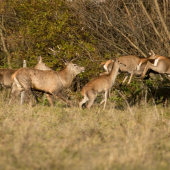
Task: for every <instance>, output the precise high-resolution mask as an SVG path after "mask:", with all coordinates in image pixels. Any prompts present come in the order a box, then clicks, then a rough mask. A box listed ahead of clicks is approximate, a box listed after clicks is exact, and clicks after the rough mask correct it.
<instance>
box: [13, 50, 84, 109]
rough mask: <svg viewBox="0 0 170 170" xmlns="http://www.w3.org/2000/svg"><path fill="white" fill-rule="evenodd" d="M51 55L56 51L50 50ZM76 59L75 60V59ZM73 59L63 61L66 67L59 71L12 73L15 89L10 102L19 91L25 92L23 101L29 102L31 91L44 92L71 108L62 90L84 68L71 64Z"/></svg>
mask: <svg viewBox="0 0 170 170" xmlns="http://www.w3.org/2000/svg"><path fill="white" fill-rule="evenodd" d="M50 50H51V51H52V54H53V55H54V56H55V57H57V56H56V54H57V51H55V50H54V49H51V48H50ZM77 58H78V57H76V58H75V59H77ZM75 59H73V60H71V61H67V60H66V59H63V58H62V59H61V60H63V61H64V63H65V65H66V67H65V68H64V69H62V70H60V71H57V72H56V71H52V70H48V71H41V70H36V69H33V68H22V69H20V70H18V71H17V72H15V73H14V75H13V80H14V81H15V83H16V84H17V86H15V87H16V88H12V101H13V100H14V99H15V98H16V96H18V95H19V94H20V93H21V91H23V90H24V91H25V97H26V98H25V101H27V102H28V101H29V96H30V93H31V89H32V88H33V89H35V90H39V91H43V92H46V93H48V94H50V95H54V96H57V97H59V98H60V99H62V100H63V101H65V102H66V103H67V104H68V105H70V106H72V104H71V103H70V101H68V100H67V99H66V98H65V97H64V96H63V94H62V91H63V88H68V87H69V86H70V85H71V83H72V81H73V79H74V77H75V76H76V75H77V74H79V73H81V72H84V70H85V68H84V67H81V66H79V65H77V64H74V63H72V62H73V61H74V60H75Z"/></svg>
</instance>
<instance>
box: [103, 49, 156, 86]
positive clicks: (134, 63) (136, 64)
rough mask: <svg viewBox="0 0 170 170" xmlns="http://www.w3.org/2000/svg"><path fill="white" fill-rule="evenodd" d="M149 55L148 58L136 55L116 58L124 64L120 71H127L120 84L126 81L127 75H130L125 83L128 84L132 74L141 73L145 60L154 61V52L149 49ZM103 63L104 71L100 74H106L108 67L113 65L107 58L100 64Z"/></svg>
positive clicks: (108, 70)
mask: <svg viewBox="0 0 170 170" xmlns="http://www.w3.org/2000/svg"><path fill="white" fill-rule="evenodd" d="M149 55H150V56H149V57H148V58H139V57H138V56H136V55H128V56H122V57H119V58H118V61H120V62H121V63H123V64H124V65H125V66H123V67H121V68H120V72H127V74H126V76H125V78H124V80H123V82H122V84H124V83H125V82H126V80H127V78H128V76H129V75H130V78H129V81H128V83H127V84H128V85H129V84H130V82H131V80H132V77H133V75H134V74H136V75H141V74H142V73H143V70H144V68H145V65H146V62H147V61H149V60H150V61H151V62H154V59H155V58H156V56H155V53H154V52H153V51H152V50H151V52H150V53H149ZM105 63H106V64H105ZM103 64H104V69H105V70H106V72H104V73H101V74H100V75H103V74H108V73H109V72H110V67H111V66H112V65H113V61H112V62H111V60H108V61H106V62H102V63H101V64H100V65H103Z"/></svg>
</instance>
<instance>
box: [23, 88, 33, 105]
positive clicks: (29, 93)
mask: <svg viewBox="0 0 170 170" xmlns="http://www.w3.org/2000/svg"><path fill="white" fill-rule="evenodd" d="M24 89H25V95H24V100H23V103H24V101H25V102H26V103H29V101H30V95H31V88H24ZM23 103H22V104H23Z"/></svg>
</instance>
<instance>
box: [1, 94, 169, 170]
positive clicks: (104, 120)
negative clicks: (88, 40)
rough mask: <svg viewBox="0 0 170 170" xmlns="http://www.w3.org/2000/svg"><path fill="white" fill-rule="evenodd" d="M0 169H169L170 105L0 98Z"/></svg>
mask: <svg viewBox="0 0 170 170" xmlns="http://www.w3.org/2000/svg"><path fill="white" fill-rule="evenodd" d="M0 169H2V170H15V169H17V170H27V169H31V170H32V169H40V170H52V169H55V170H72V169H73V170H113V169H116V170H119V169H120V170H131V169H134V170H140V169H145V170H146V169H147V170H166V169H167V170H168V169H170V107H167V108H163V107H162V106H159V105H158V106H155V105H152V104H151V105H146V104H143V105H142V104H141V105H140V106H133V107H131V108H128V107H127V109H125V110H118V109H115V106H114V103H111V102H110V103H108V105H107V109H106V110H104V111H103V110H101V108H98V107H96V105H94V106H93V107H92V110H90V111H89V110H80V109H78V108H73V109H72V108H67V107H65V105H64V104H63V105H61V103H60V102H58V103H57V104H56V106H54V107H49V106H43V105H41V104H39V105H37V106H34V107H31V106H28V105H24V106H20V105H18V106H17V105H13V106H9V105H8V104H7V101H3V98H2V96H1V100H0Z"/></svg>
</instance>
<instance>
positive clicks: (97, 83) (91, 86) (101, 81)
mask: <svg viewBox="0 0 170 170" xmlns="http://www.w3.org/2000/svg"><path fill="white" fill-rule="evenodd" d="M121 66H122V64H120V62H119V61H118V60H116V61H115V62H114V64H113V65H112V70H111V72H110V73H109V74H106V75H102V76H99V77H97V78H94V79H92V80H91V81H90V82H88V83H87V84H86V85H85V86H84V87H83V89H82V91H81V95H82V96H83V97H84V98H83V99H82V100H81V101H80V102H79V108H80V109H82V105H83V104H84V103H86V102H87V101H88V100H89V101H88V104H87V108H88V109H90V107H91V106H92V104H93V102H94V100H95V98H96V97H97V94H98V93H101V92H105V98H104V100H102V101H101V103H100V105H101V104H102V103H103V102H105V103H104V109H105V107H106V101H107V97H108V93H109V90H110V89H111V88H112V86H113V85H114V82H115V80H116V77H117V74H118V71H119V68H120V67H121Z"/></svg>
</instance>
